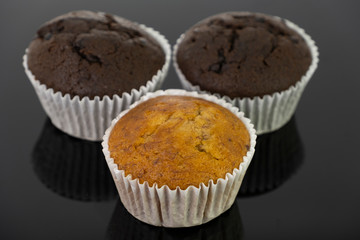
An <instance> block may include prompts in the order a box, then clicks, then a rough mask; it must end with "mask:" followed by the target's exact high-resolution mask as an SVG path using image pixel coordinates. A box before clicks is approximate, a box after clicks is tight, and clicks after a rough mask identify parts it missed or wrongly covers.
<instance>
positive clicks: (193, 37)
mask: <svg viewBox="0 0 360 240" xmlns="http://www.w3.org/2000/svg"><path fill="white" fill-rule="evenodd" d="M176 57H177V63H178V65H179V68H180V70H181V71H182V73H183V74H184V76H185V77H186V79H187V80H188V81H190V82H191V83H192V84H193V85H199V86H200V88H201V90H206V91H209V92H212V93H219V94H221V95H223V96H224V95H226V96H229V97H231V98H235V97H255V96H260V97H262V96H264V95H266V94H273V93H275V92H280V91H283V90H286V89H288V88H289V87H290V86H292V85H295V84H296V82H297V81H299V80H301V77H302V76H303V75H304V74H305V73H306V71H307V70H308V68H309V66H310V64H311V61H312V58H311V53H310V50H309V48H308V46H307V44H306V42H305V41H304V39H303V38H302V37H301V36H300V35H299V34H298V33H297V32H295V31H294V30H292V29H291V28H289V27H288V26H287V25H286V23H285V21H284V20H280V19H277V18H275V17H272V16H268V15H265V14H260V13H247V12H228V13H222V14H219V15H215V16H212V17H209V18H207V19H205V20H203V21H201V22H199V23H197V24H196V25H194V26H193V27H192V28H190V29H189V30H188V31H187V32H186V33H185V34H184V39H183V41H182V42H181V43H180V44H179V46H178V51H177V56H176Z"/></svg>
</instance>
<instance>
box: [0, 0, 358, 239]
mask: <svg viewBox="0 0 360 240" xmlns="http://www.w3.org/2000/svg"><path fill="white" fill-rule="evenodd" d="M359 7H360V4H359V2H358V1H355V0H354V1H345V0H342V1H310V0H307V1H285V0H284V1H280V0H278V1H269V0H262V1H254V0H247V1H244V0H241V1H239V0H236V1H235V0H233V1H225V0H224V1H189V0H186V1H185V0H182V1H169V0H162V1H160V0H142V1H136V0H127V1H120V0H118V1H116V0H112V1H110V0H107V1H105V0H104V1H85V0H83V1H76V0H71V1H69V0H62V1H55V0H28V1H26V0H24V1H20V0H2V1H0V30H1V31H0V32H1V37H0V53H1V57H0V69H1V78H2V80H1V86H0V98H1V99H0V111H1V118H0V120H1V123H0V134H1V138H0V141H1V144H0V148H1V149H0V239H2V240H3V239H38V240H40V239H104V238H106V239H147V238H151V239H240V238H242V239H360V207H359V203H360V191H359V190H360V189H359V175H360V174H359V172H360V156H359V142H360V141H359V136H358V134H359V129H360V124H359V123H360V117H359V116H360V114H359V106H358V103H359V90H360V88H359V87H360V81H359V76H360V67H359V56H360V51H359V50H360V48H359V43H360V31H359V23H360V14H359ZM79 9H89V10H99V11H105V12H110V13H114V14H117V15H120V16H123V17H126V18H128V19H131V20H134V21H137V22H140V23H144V24H146V25H148V26H151V27H153V28H155V29H157V30H159V31H160V32H161V33H162V34H164V35H165V36H166V37H167V38H168V39H169V41H170V43H171V44H174V43H175V40H176V39H177V37H178V36H179V35H180V34H181V33H182V32H184V31H185V30H186V29H187V28H189V27H190V26H191V25H192V24H194V23H196V22H197V21H199V20H201V19H202V18H205V17H207V16H209V15H212V14H215V13H219V12H223V11H235V10H248V11H257V12H264V13H268V14H272V15H278V16H281V17H284V18H288V19H289V20H291V21H293V22H295V23H297V24H298V25H300V26H301V27H303V28H304V29H305V30H306V31H307V32H308V33H309V34H310V35H311V36H312V37H313V39H314V40H315V41H316V42H317V45H318V46H319V49H320V64H319V68H318V70H317V71H316V72H315V75H314V76H313V78H312V80H311V81H310V83H309V85H308V86H307V88H306V90H305V93H304V94H303V97H302V99H301V101H300V104H299V106H298V108H297V111H296V114H295V118H293V119H292V121H291V122H290V123H289V125H287V126H286V127H285V128H283V129H281V130H280V131H279V132H276V133H273V134H270V135H266V136H263V137H260V138H259V141H258V146H257V155H256V156H255V157H254V162H253V163H252V165H251V167H252V168H251V169H249V172H248V175H247V176H246V177H247V178H246V180H245V182H244V185H243V188H242V189H241V192H240V193H239V196H238V198H237V201H236V205H234V206H233V208H232V209H231V210H230V211H229V212H227V213H226V214H224V215H223V216H221V217H220V218H218V219H216V221H214V222H211V223H210V224H207V225H204V226H201V227H197V228H190V229H186V230H182V231H177V230H169V229H163V228H154V227H151V226H148V225H144V224H142V223H139V222H137V221H135V220H134V219H133V218H132V217H130V216H129V215H128V214H127V212H126V211H125V210H124V209H123V206H122V205H121V203H120V202H119V200H118V198H117V195H116V192H114V186H113V183H112V182H111V181H109V175H108V172H107V169H106V165H104V164H105V163H104V162H103V161H102V160H101V158H102V154H101V149H100V146H99V145H98V144H94V143H88V142H83V141H79V140H76V139H73V138H70V137H68V136H66V135H65V134H63V133H61V132H59V131H58V130H56V129H54V127H53V126H52V125H51V123H50V122H49V121H48V120H47V118H46V116H45V113H44V112H43V110H42V108H41V106H40V103H39V101H38V99H37V96H36V95H35V92H34V91H33V89H32V86H31V85H30V83H29V81H28V80H27V78H26V76H25V74H24V71H23V68H22V65H21V63H22V55H23V53H24V50H25V48H26V47H27V45H28V43H29V42H30V40H31V39H32V37H33V36H34V34H35V32H36V30H37V28H38V27H39V26H40V25H41V24H42V23H43V22H45V21H47V20H49V19H51V18H53V17H55V16H57V15H60V14H63V13H65V12H68V11H71V10H79ZM179 87H180V84H179V81H178V79H177V77H176V75H175V73H174V71H173V69H171V70H170V72H169V75H168V77H167V79H166V81H165V84H164V88H179ZM99 159H100V160H99ZM110 180H111V179H110Z"/></svg>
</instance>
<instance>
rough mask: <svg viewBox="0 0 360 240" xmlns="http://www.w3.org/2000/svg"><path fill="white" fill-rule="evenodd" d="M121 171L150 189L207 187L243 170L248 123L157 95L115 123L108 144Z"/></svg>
mask: <svg viewBox="0 0 360 240" xmlns="http://www.w3.org/2000/svg"><path fill="white" fill-rule="evenodd" d="M108 146H109V152H110V156H111V158H113V159H114V163H115V164H117V166H118V169H121V170H124V171H125V175H131V176H132V178H133V179H136V178H138V179H139V181H140V183H144V182H148V184H149V186H153V184H155V183H156V184H157V186H158V187H161V186H163V185H166V186H168V187H169V188H170V189H172V190H173V189H176V188H177V187H179V188H180V189H186V188H188V187H189V186H195V187H199V185H200V184H201V183H204V184H205V185H207V184H208V183H209V181H210V180H213V181H214V183H216V182H217V180H218V179H220V178H225V175H226V174H227V173H230V174H231V173H232V172H233V170H234V169H235V168H239V165H240V163H241V162H242V161H243V157H244V156H246V154H247V152H248V151H249V148H250V134H249V132H248V130H247V128H246V127H245V125H244V123H243V122H242V121H241V120H240V119H239V118H238V117H237V116H236V115H235V114H233V113H232V112H230V111H229V110H228V109H226V108H224V107H222V106H220V105H218V104H215V103H213V102H209V101H207V100H204V99H200V98H194V97H189V96H158V97H155V98H152V99H149V100H147V101H145V102H142V103H140V104H139V105H138V106H136V107H135V108H133V109H131V110H130V111H129V112H128V113H126V114H125V115H124V116H123V117H122V118H120V120H119V121H118V122H117V123H116V125H115V126H114V128H113V129H112V131H111V133H110V136H109V140H108Z"/></svg>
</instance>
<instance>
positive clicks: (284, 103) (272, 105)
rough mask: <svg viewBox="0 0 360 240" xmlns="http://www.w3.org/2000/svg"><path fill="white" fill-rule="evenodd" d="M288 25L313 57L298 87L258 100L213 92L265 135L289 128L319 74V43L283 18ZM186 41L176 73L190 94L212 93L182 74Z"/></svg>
mask: <svg viewBox="0 0 360 240" xmlns="http://www.w3.org/2000/svg"><path fill="white" fill-rule="evenodd" d="M273 17H274V18H275V19H278V20H279V21H281V18H280V17H276V16H273ZM283 20H284V21H285V24H286V25H287V26H288V27H289V28H291V29H293V30H295V31H296V32H297V33H298V34H300V35H301V36H302V37H303V38H304V40H305V42H306V43H307V45H308V47H309V49H310V52H311V56H312V62H311V64H310V66H309V68H308V70H307V72H306V73H305V75H304V76H302V78H301V80H300V81H298V82H297V83H296V84H295V85H294V86H291V87H290V88H288V89H287V90H284V91H281V92H276V93H274V94H272V95H270V94H268V95H264V96H263V97H254V98H249V97H245V98H240V97H238V98H230V97H228V96H221V95H220V94H218V93H210V94H214V95H216V96H218V97H220V98H222V99H224V100H226V101H227V102H230V103H231V104H233V105H234V106H236V107H238V108H239V109H240V111H243V112H244V113H245V116H246V117H248V118H250V120H251V122H252V123H253V124H254V126H255V129H256V133H257V134H262V133H267V132H271V131H274V130H277V129H279V128H280V127H282V126H283V125H285V124H286V123H287V122H288V121H289V120H290V118H291V116H292V115H293V114H294V112H295V109H296V107H297V104H298V102H299V100H300V97H301V95H302V92H303V91H304V89H305V87H306V85H307V83H308V82H309V80H310V78H311V76H312V75H313V73H314V72H315V70H316V68H317V65H318V62H319V52H318V48H317V46H316V45H315V42H314V41H313V40H312V39H311V37H310V36H309V35H308V34H306V33H305V31H304V30H303V29H302V28H300V27H299V26H297V25H296V24H294V23H292V22H290V21H289V20H286V19H283ZM183 39H184V34H182V35H181V36H180V37H179V38H178V40H177V41H176V44H175V46H174V49H173V53H174V55H173V64H174V67H175V70H176V73H177V75H178V76H179V79H180V82H181V84H182V86H183V88H185V89H186V90H189V91H197V92H200V93H209V92H207V91H203V90H201V89H200V86H198V85H192V83H190V82H189V81H188V80H187V79H186V77H185V76H184V74H183V73H182V72H181V70H180V68H179V66H178V64H177V61H176V54H177V49H178V46H179V44H180V43H181V41H182V40H183Z"/></svg>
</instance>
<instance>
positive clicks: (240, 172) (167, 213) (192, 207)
mask: <svg viewBox="0 0 360 240" xmlns="http://www.w3.org/2000/svg"><path fill="white" fill-rule="evenodd" d="M162 95H180V96H192V97H196V98H202V99H205V100H208V101H211V102H214V103H217V104H219V105H221V106H223V107H225V108H227V109H229V110H230V111H231V112H232V113H234V114H235V115H236V116H237V117H238V118H239V119H240V120H241V121H242V122H243V123H244V124H245V126H246V128H247V130H248V131H249V134H250V148H249V151H248V152H247V154H246V156H244V157H243V162H242V163H241V164H240V165H239V167H238V168H235V169H234V170H233V172H232V173H227V174H226V177H225V179H218V181H217V183H214V182H213V180H211V181H209V182H208V183H201V184H200V185H199V187H195V186H190V187H188V188H187V189H186V190H182V189H180V188H177V189H176V190H171V189H170V188H169V187H168V186H162V187H160V188H159V187H158V186H157V184H156V183H155V184H154V185H153V186H152V187H150V186H149V185H148V182H144V183H142V184H141V183H140V182H139V179H132V177H131V175H127V176H125V172H124V170H121V169H118V166H117V164H115V163H114V159H112V158H111V157H110V152H109V149H108V140H109V136H110V133H111V131H112V129H113V127H114V126H115V124H116V123H117V121H119V119H120V118H121V117H123V116H124V115H125V114H126V113H127V112H128V111H129V110H125V111H124V112H122V113H121V114H120V115H119V116H118V117H116V119H114V120H113V121H112V123H111V126H110V127H109V129H107V130H106V133H105V136H104V140H103V142H102V146H103V152H104V155H105V159H106V161H107V163H108V166H109V169H110V171H111V174H112V176H113V178H114V181H115V185H116V187H117V189H118V192H119V195H120V199H121V201H122V203H123V204H124V206H125V208H126V209H127V210H128V211H129V212H130V213H131V214H132V215H133V216H134V217H135V218H137V219H139V220H141V221H143V222H146V223H148V224H151V225H155V226H165V227H189V226H195V225H200V224H203V223H206V222H208V221H210V220H211V219H213V218H215V217H217V216H219V215H220V214H221V213H223V212H225V211H226V210H227V209H229V208H230V207H231V205H232V204H233V203H234V200H235V198H236V196H237V193H238V191H239V188H240V185H241V182H242V179H243V178H244V175H245V172H246V169H247V168H248V166H249V164H250V161H251V159H252V156H253V154H254V151H255V143H256V134H255V129H254V127H253V125H252V124H251V123H250V120H249V119H247V118H245V117H244V114H243V113H242V112H239V109H238V108H236V107H234V106H232V105H231V104H229V103H227V102H226V101H224V100H222V99H219V98H217V97H215V96H212V95H208V94H199V93H197V92H186V91H184V90H166V91H161V90H160V91H156V92H154V93H148V94H146V95H145V96H143V97H142V98H141V99H140V101H138V102H136V103H134V104H133V105H131V106H130V109H132V108H134V107H136V106H137V105H138V104H139V103H141V102H144V101H146V100H148V99H150V98H155V97H158V96H162ZM205 184H206V185H207V186H206V185H205Z"/></svg>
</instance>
